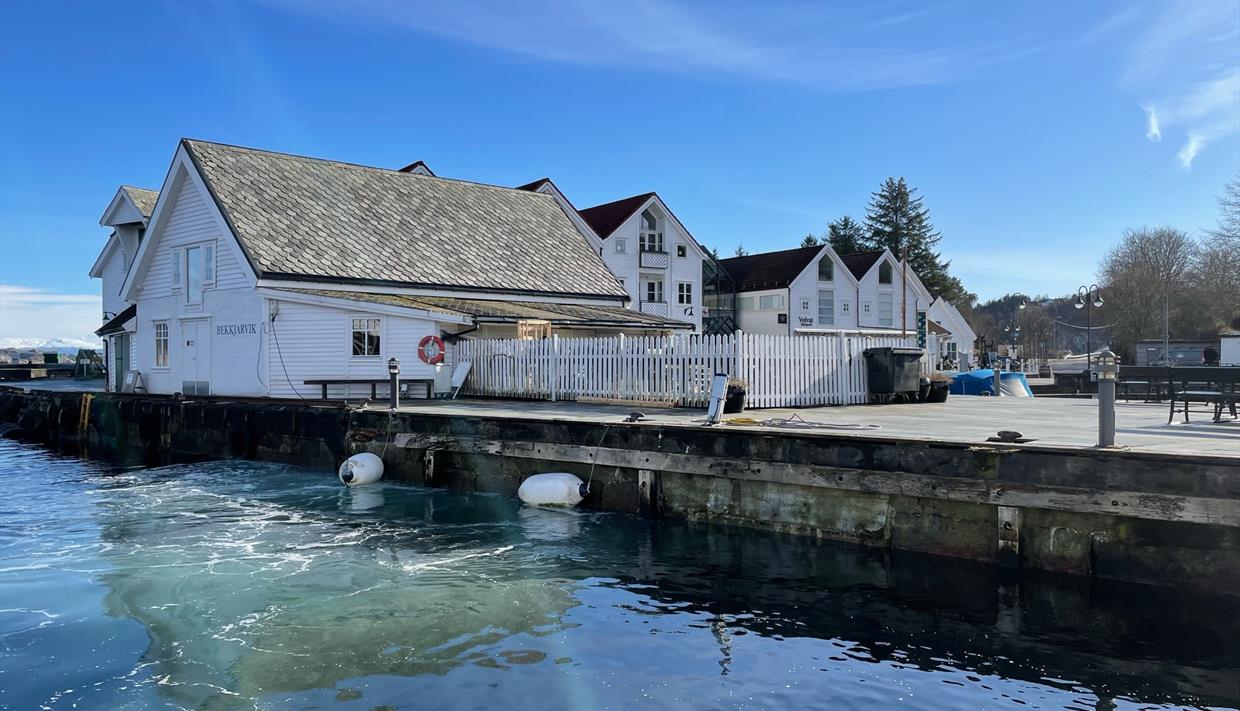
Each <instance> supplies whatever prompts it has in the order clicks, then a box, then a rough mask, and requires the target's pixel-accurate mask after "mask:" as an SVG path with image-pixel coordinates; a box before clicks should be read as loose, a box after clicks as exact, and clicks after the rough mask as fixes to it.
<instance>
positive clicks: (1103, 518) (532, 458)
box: [0, 387, 1240, 596]
mask: <svg viewBox="0 0 1240 711" xmlns="http://www.w3.org/2000/svg"><path fill="white" fill-rule="evenodd" d="M84 399H85V400H87V404H86V405H85V406H84V405H83V401H84ZM3 423H7V424H8V426H10V427H11V426H12V425H17V426H19V427H20V428H21V429H20V432H15V433H14V434H20V436H22V437H24V438H26V439H30V440H34V441H38V442H42V443H46V444H48V445H50V446H53V447H58V448H61V449H63V450H66V451H70V452H74V453H77V454H83V455H86V456H92V457H97V458H102V459H107V460H111V461H115V462H118V463H122V464H144V465H151V466H156V465H162V464H170V463H177V462H188V461H196V460H203V459H221V458H243V459H258V460H266V461H278V462H287V463H294V464H300V465H304V466H309V467H314V468H321V469H323V470H324V471H325V472H330V471H334V469H335V467H336V466H338V465H339V463H340V462H341V461H343V459H344V458H346V457H347V456H349V455H350V454H353V453H356V452H362V451H369V452H374V453H376V454H381V455H382V456H383V458H384V462H385V466H386V475H385V477H386V478H388V479H394V480H399V481H403V482H408V483H412V484H417V485H425V486H437V487H452V488H460V489H466V490H470V491H478V492H491V493H497V494H502V495H508V496H512V495H515V493H516V490H517V487H518V486H519V485H520V483H521V481H522V480H523V479H524V478H525V477H527V476H529V475H530V474H533V473H537V472H543V471H568V472H573V473H576V474H578V475H579V476H581V477H582V478H583V479H589V480H590V482H591V486H590V489H591V492H590V495H589V496H588V497H587V498H586V500H585V502H583V506H585V507H590V508H596V509H603V510H611V511H623V512H631V513H643V514H647V515H651V516H666V517H675V518H682V519H688V520H691V521H700V522H709V523H719V524H731V525H738V526H748V527H759V528H764V529H769V530H775V531H781V532H785V533H789V534H796V535H803V536H810V537H815V538H821V539H830V540H837V541H844V542H848V543H853V544H858V545H862V546H867V547H871V548H875V549H886V550H890V551H909V552H915V553H927V554H932V555H940V556H950V557H954V558H962V559H968V560H973V561H982V562H990V563H994V564H996V565H997V566H999V567H1001V568H1006V569H1012V570H1017V571H1019V570H1021V569H1029V570H1043V571H1055V572H1061V573H1070V574H1075V575H1081V576H1092V577H1097V578H1105V579H1114V580H1123V581H1130V582H1140V583H1149V584H1156V585H1163V586H1171V587H1176V588H1183V589H1194V590H1202V591H1207V592H1212V593H1222V594H1226V595H1232V596H1240V460H1237V459H1234V458H1222V457H1204V456H1198V457H1186V456H1182V455H1162V454H1151V453H1133V452H1122V451H1121V452H1101V451H1096V450H1081V449H1071V448H1053V447H1036V448H1035V447H1021V446H1019V445H1003V444H995V445H985V446H983V445H969V444H963V443H950V442H928V441H924V440H916V441H913V440H908V441H905V440H897V439H891V438H879V437H864V436H855V435H833V434H829V433H827V434H824V433H818V432H814V433H805V432H782V431H781V432H775V433H771V432H767V431H754V430H749V429H740V428H729V427H715V428H703V427H688V426H674V425H673V426H669V425H663V424H653V423H632V424H629V423H621V422H614V423H610V424H608V423H602V422H597V421H579V420H564V419H559V420H556V419H550V418H548V419H530V418H528V417H527V418H511V417H505V416H504V415H503V414H502V412H501V413H499V414H497V411H496V410H495V409H494V408H490V409H488V411H487V413H486V414H485V415H480V416H476V417H462V416H455V415H446V414H445V415H438V414H425V413H398V414H395V415H390V414H389V413H388V412H386V411H382V410H357V409H349V408H346V407H345V406H344V405H342V404H339V403H322V402H315V403H311V402H298V401H269V400H266V401H260V400H250V401H245V400H236V399H223V398H190V399H184V400H175V399H173V398H170V397H164V396H148V395H123V394H110V393H109V394H103V393H98V394H88V395H84V394H82V393H74V392H42V391H20V390H17V389H12V388H3V387H0V427H4V426H6V425H5V424H3Z"/></svg>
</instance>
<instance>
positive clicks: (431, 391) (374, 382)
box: [302, 378, 435, 400]
mask: <svg viewBox="0 0 1240 711" xmlns="http://www.w3.org/2000/svg"><path fill="white" fill-rule="evenodd" d="M302 382H303V383H305V384H306V385H318V386H319V387H321V388H323V399H324V400H326V399H327V386H328V385H369V386H370V399H371V400H378V399H379V397H378V392H379V386H380V385H387V384H388V383H389V382H390V381H389V380H388V379H387V378H312V379H310V380H303V381H302ZM410 383H413V384H418V383H420V384H422V385H425V386H426V399H427V400H430V399H431V398H433V397H434V396H435V379H434V378H401V379H400V381H398V385H409V384H410Z"/></svg>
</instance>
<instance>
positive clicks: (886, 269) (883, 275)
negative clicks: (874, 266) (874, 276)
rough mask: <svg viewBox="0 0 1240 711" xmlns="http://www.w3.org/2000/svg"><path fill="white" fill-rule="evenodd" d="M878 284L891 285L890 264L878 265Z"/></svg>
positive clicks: (885, 262)
mask: <svg viewBox="0 0 1240 711" xmlns="http://www.w3.org/2000/svg"><path fill="white" fill-rule="evenodd" d="M878 283H879V284H890V283H891V262H887V261H884V262H883V263H882V264H880V265H878Z"/></svg>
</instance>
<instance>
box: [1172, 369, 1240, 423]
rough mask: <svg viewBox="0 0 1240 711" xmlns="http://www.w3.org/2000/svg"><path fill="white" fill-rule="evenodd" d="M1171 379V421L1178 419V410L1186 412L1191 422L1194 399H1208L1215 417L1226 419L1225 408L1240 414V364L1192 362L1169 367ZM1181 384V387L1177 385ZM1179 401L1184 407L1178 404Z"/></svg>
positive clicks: (1185, 419) (1203, 401)
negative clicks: (1184, 365) (1216, 364)
mask: <svg viewBox="0 0 1240 711" xmlns="http://www.w3.org/2000/svg"><path fill="white" fill-rule="evenodd" d="M1166 371H1167V373H1168V377H1167V382H1168V383H1169V388H1168V395H1169V396H1170V400H1171V406H1170V409H1169V411H1168V413H1167V424H1171V422H1172V420H1174V419H1175V413H1177V412H1182V413H1184V421H1185V422H1188V410H1189V405H1190V404H1191V403H1194V402H1200V403H1206V404H1209V405H1211V406H1212V409H1213V410H1214V413H1213V414H1214V421H1215V422H1222V421H1223V410H1224V409H1226V410H1227V411H1228V412H1229V413H1230V414H1231V416H1232V417H1233V418H1235V417H1236V416H1237V415H1236V403H1237V401H1240V390H1238V386H1240V367H1235V366H1189V367H1178V368H1177V367H1173V368H1167V369H1166ZM1177 385H1178V387H1177ZM1176 401H1179V403H1180V407H1179V408H1178V409H1177V408H1176Z"/></svg>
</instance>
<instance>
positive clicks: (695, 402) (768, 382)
mask: <svg viewBox="0 0 1240 711" xmlns="http://www.w3.org/2000/svg"><path fill="white" fill-rule="evenodd" d="M908 345H910V339H901V338H897V337H869V336H844V335H832V336H800V337H798V336H778V335H769V334H748V333H738V334H733V335H715V336H694V335H676V336H640V337H626V336H623V335H621V336H615V337H599V338H564V339H561V338H558V337H556V338H551V339H546V340H536V341H523V340H517V339H477V340H469V341H462V342H461V343H460V344H459V345H458V346H457V351H456V353H455V357H456V358H457V359H458V360H468V361H471V362H472V363H473V369H472V371H471V374H470V378H469V380H468V381H467V383H466V385H465V389H464V391H465V392H466V393H467V394H471V395H481V396H486V397H511V398H530V399H546V400H575V399H577V398H583V397H590V398H608V399H613V400H632V401H642V402H665V403H669V404H678V405H685V406H692V407H701V406H705V405H706V404H707V403H708V401H709V399H710V385H711V379H712V376H713V375H714V374H715V373H727V374H728V375H730V376H732V377H736V378H740V379H741V380H744V381H745V382H746V384H747V385H748V399H749V403H750V405H751V406H753V407H796V406H812V405H845V404H854V403H863V402H866V400H867V398H868V395H867V392H866V377H865V359H864V357H863V355H862V354H863V352H864V351H865V349H866V348H874V347H882V346H893V347H899V346H908Z"/></svg>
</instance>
